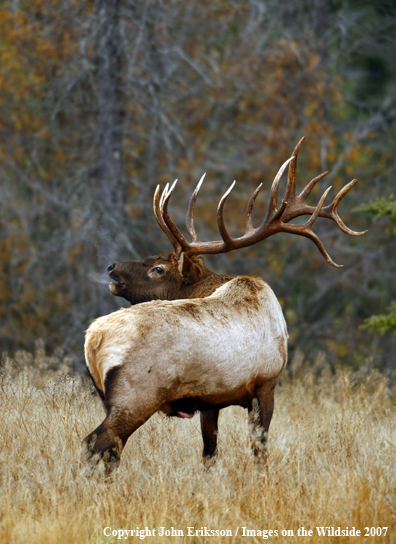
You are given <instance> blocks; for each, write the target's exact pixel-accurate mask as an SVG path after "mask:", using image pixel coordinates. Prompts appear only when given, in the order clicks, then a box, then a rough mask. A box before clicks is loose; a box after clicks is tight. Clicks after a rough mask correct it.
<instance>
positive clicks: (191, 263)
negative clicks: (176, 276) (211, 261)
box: [177, 253, 203, 284]
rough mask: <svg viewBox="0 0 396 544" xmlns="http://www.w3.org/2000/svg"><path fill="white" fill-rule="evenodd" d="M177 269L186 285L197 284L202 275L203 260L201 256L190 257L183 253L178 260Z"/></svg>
mask: <svg viewBox="0 0 396 544" xmlns="http://www.w3.org/2000/svg"><path fill="white" fill-rule="evenodd" d="M177 268H178V271H179V273H180V275H181V277H182V279H183V281H184V283H186V284H190V283H195V282H196V281H198V279H199V278H200V276H201V275H202V268H203V258H202V257H201V256H194V257H189V256H188V255H186V254H185V253H181V254H180V257H179V258H178V260H177Z"/></svg>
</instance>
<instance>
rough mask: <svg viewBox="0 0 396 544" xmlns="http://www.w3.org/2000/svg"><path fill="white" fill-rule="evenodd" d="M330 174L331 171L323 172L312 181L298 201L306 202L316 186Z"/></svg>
mask: <svg viewBox="0 0 396 544" xmlns="http://www.w3.org/2000/svg"><path fill="white" fill-rule="evenodd" d="M328 173H329V171H328V170H326V172H322V173H321V174H319V175H318V176H316V177H314V178H313V179H311V181H310V182H309V183H308V184H307V186H306V187H304V189H303V190H302V191H301V193H300V194H299V195H298V197H297V200H305V199H306V198H307V196H308V195H309V194H310V193H311V191H312V189H313V188H314V187H315V185H316V184H317V183H318V181H320V180H321V179H323V178H324V177H325V176H327V174H328Z"/></svg>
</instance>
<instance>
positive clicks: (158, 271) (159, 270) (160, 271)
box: [154, 266, 164, 274]
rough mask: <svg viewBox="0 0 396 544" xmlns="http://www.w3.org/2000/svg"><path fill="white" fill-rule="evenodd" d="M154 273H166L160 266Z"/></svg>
mask: <svg viewBox="0 0 396 544" xmlns="http://www.w3.org/2000/svg"><path fill="white" fill-rule="evenodd" d="M154 272H157V274H163V273H164V269H163V268H161V267H160V266H156V267H155V268H154Z"/></svg>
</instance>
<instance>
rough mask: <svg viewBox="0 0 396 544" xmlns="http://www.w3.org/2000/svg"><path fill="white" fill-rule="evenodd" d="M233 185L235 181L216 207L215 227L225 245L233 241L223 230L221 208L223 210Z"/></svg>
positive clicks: (224, 229)
mask: <svg viewBox="0 0 396 544" xmlns="http://www.w3.org/2000/svg"><path fill="white" fill-rule="evenodd" d="M235 183H236V181H234V182H233V183H232V184H231V186H230V188H229V189H228V191H226V192H225V193H224V195H223V196H222V197H221V199H220V202H219V205H218V207H217V225H218V227H219V232H220V235H221V237H222V239H223V241H224V242H225V244H231V243H232V241H233V240H232V238H231V236H230V235H229V234H228V232H227V230H226V228H225V224H224V218H223V208H224V203H225V201H226V200H227V198H228V196H229V194H230V193H231V191H232V190H233V188H234V186H235Z"/></svg>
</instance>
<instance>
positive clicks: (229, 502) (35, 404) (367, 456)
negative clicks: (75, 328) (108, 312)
mask: <svg viewBox="0 0 396 544" xmlns="http://www.w3.org/2000/svg"><path fill="white" fill-rule="evenodd" d="M57 357H58V358H59V357H60V356H59V355H54V357H46V356H45V354H44V352H43V349H42V347H41V346H40V345H39V346H38V349H37V352H36V354H35V355H30V354H27V353H19V354H17V355H16V356H15V358H14V360H10V359H5V358H4V360H3V365H2V375H1V379H0V395H1V396H0V398H1V423H0V440H1V452H0V466H1V472H0V482H1V483H0V542H1V543H2V544H11V543H12V544H19V543H23V544H25V543H29V544H53V543H65V544H66V543H95V544H99V543H104V542H108V543H110V542H111V543H114V542H122V541H123V542H138V541H139V542H140V541H142V540H143V538H142V537H143V536H144V534H140V536H136V535H135V533H134V536H131V533H130V531H132V530H133V531H136V530H144V531H145V528H146V527H147V528H148V529H149V530H150V531H151V536H146V537H145V538H144V540H145V541H146V542H149V543H150V544H151V543H158V542H161V543H162V544H166V543H167V542H175V543H177V542H180V543H182V542H189V543H195V542H197V543H198V542H230V543H232V542H241V543H244V542H261V541H263V540H266V539H265V536H268V533H265V531H273V534H272V535H271V536H270V537H269V538H268V540H267V541H268V542H305V543H312V542H326V543H334V542H336V543H342V542H355V543H359V542H367V543H369V542H376V543H378V544H379V543H382V542H396V524H395V516H396V514H395V511H396V466H395V461H396V417H395V416H396V414H395V395H394V392H392V391H391V390H390V389H389V387H388V385H387V382H386V380H385V379H384V378H383V377H382V376H381V375H380V374H378V373H377V372H375V371H368V370H366V371H363V370H362V371H360V372H359V373H355V374H351V373H349V372H345V371H337V373H336V374H332V373H330V372H329V371H328V370H324V371H322V372H319V370H318V366H320V368H326V365H324V364H320V365H317V367H316V368H315V367H311V368H310V370H307V368H306V365H305V364H304V361H297V362H296V361H295V364H294V369H295V370H294V375H293V377H284V378H283V380H282V383H281V384H280V385H279V386H278V390H277V395H276V407H275V415H274V419H273V422H272V425H271V429H270V457H269V463H270V464H269V471H268V474H266V473H260V472H258V471H257V469H256V467H255V465H254V462H253V459H252V455H251V453H250V446H249V436H248V427H247V414H246V413H245V411H244V410H242V409H239V408H229V409H227V410H224V411H223V413H222V415H221V419H220V435H219V441H220V455H219V459H218V462H217V464H216V466H215V467H214V468H212V469H211V470H210V471H209V472H205V471H204V469H203V466H202V462H201V447H202V444H201V437H200V430H199V418H198V417H197V416H195V417H194V418H193V419H192V420H179V419H165V418H164V417H161V416H160V415H158V414H156V415H155V416H154V417H153V418H151V420H149V421H148V423H146V424H145V425H144V426H143V427H142V428H141V429H139V430H138V431H137V432H136V433H135V434H134V435H133V436H132V437H131V439H130V440H129V442H128V444H127V447H126V448H125V451H124V454H123V457H122V462H121V467H120V469H119V471H118V473H117V474H116V476H115V478H114V479H113V481H111V482H109V481H105V479H104V476H103V473H102V472H101V471H98V472H97V473H95V474H94V475H93V476H91V475H90V474H89V472H88V471H87V469H86V468H82V467H80V465H79V456H80V441H81V440H82V439H83V438H84V437H85V436H86V435H87V434H88V432H90V431H92V430H93V429H94V428H95V426H96V425H98V423H99V422H100V421H101V420H102V419H103V412H102V407H101V405H100V402H99V400H98V399H97V398H96V397H95V396H93V395H92V387H91V386H90V384H89V383H88V382H86V381H85V380H82V379H81V378H79V377H76V378H72V377H71V376H69V375H68V374H67V372H65V371H63V370H62V369H61V370H51V368H52V367H54V368H55V365H56V364H58V363H59V360H58V359H57ZM66 363H67V361H66V362H64V366H65V367H66ZM188 527H194V529H193V530H192V529H190V533H191V531H194V532H195V531H198V533H197V534H194V536H188V531H189V530H188ZM205 527H206V536H205ZM301 527H304V529H305V530H307V531H308V530H312V531H313V534H312V535H311V536H310V535H309V534H308V536H304V537H303V536H299V534H298V530H299V528H301ZM316 527H334V530H336V529H337V528H338V527H340V530H345V529H346V528H349V530H350V529H351V528H352V527H355V530H360V531H361V535H360V536H336V535H335V536H319V535H318V533H317V529H316ZM366 527H368V528H369V529H368V532H369V536H364V535H365V534H366V533H367V530H366V529H365V528H366ZM384 527H388V529H387V532H386V534H384V533H385V529H383V528H384ZM161 528H164V529H161ZM172 528H173V530H174V531H179V535H180V536H173V537H172V536H166V534H165V535H164V536H160V535H161V532H162V531H171V532H172ZM201 528H203V529H202V531H201ZM373 528H374V529H373ZM380 528H381V529H380ZM153 530H155V534H153ZM216 530H217V531H224V532H226V531H230V532H231V534H232V536H217V535H216V533H214V534H213V536H212V535H211V533H210V531H216ZM113 531H115V534H116V536H111V533H112V532H113ZM117 531H119V532H117ZM121 531H124V533H122V532H121ZM125 531H129V533H126V532H125ZM248 531H249V532H248ZM285 531H286V532H287V531H288V532H289V536H282V532H285ZM370 531H371V533H372V535H371V536H370ZM181 532H183V536H181ZM254 532H255V533H254ZM263 532H264V537H263ZM300 533H301V530H300ZM379 533H381V536H380V535H379ZM292 534H293V536H292ZM106 535H110V536H106ZM244 535H245V536H244ZM373 535H375V536H373ZM119 537H120V538H119Z"/></svg>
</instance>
